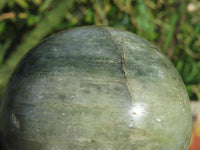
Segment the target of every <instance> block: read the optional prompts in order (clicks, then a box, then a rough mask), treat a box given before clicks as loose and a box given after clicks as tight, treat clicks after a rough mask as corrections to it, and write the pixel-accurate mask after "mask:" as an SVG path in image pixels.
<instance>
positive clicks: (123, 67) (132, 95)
mask: <svg viewBox="0 0 200 150" xmlns="http://www.w3.org/2000/svg"><path fill="white" fill-rule="evenodd" d="M104 29H105V30H106V31H107V32H108V34H109V36H110V38H111V40H112V42H113V44H114V45H115V47H116V49H117V50H119V51H120V54H121V55H120V58H121V69H122V71H123V73H124V79H125V82H126V86H127V89H128V92H129V94H130V96H131V99H132V101H134V94H133V91H132V90H131V88H130V81H129V78H128V76H127V72H126V69H125V56H124V51H123V48H122V47H121V46H120V47H119V46H118V45H117V44H116V42H115V40H114V39H113V36H112V34H111V32H110V31H109V30H108V29H106V28H104Z"/></svg>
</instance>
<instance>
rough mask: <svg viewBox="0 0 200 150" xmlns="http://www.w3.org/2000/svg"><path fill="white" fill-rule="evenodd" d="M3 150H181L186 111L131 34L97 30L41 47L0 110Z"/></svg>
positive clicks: (146, 46)
mask: <svg viewBox="0 0 200 150" xmlns="http://www.w3.org/2000/svg"><path fill="white" fill-rule="evenodd" d="M0 132H1V141H2V142H1V143H3V144H4V146H5V147H7V148H8V149H9V150H187V149H188V146H189V141H190V134H191V110H190V103H189V99H188V95H187V92H186V89H185V86H184V84H183V82H182V80H181V78H180V76H179V74H178V73H177V71H176V69H175V68H174V66H173V65H172V63H170V61H169V60H168V59H167V58H166V57H165V56H164V55H163V54H162V53H161V52H160V51H159V50H158V49H157V48H156V47H155V46H154V45H152V44H151V43H149V42H148V41H146V40H144V39H142V38H140V37H138V36H137V35H135V34H133V33H130V32H127V31H123V30H119V29H115V28H110V27H103V26H90V27H81V28H75V29H72V30H68V31H64V32H61V33H58V34H56V35H54V36H51V37H49V38H47V39H46V40H44V41H42V42H41V43H40V44H39V45H37V46H36V47H35V48H33V49H32V50H30V51H29V52H28V53H27V54H26V55H25V56H24V57H23V59H22V60H21V61H20V63H19V64H18V66H17V67H16V69H15V71H14V73H13V75H12V76H11V78H10V81H9V83H8V85H7V89H6V90H5V93H4V96H3V97H2V100H1V105H0Z"/></svg>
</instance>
